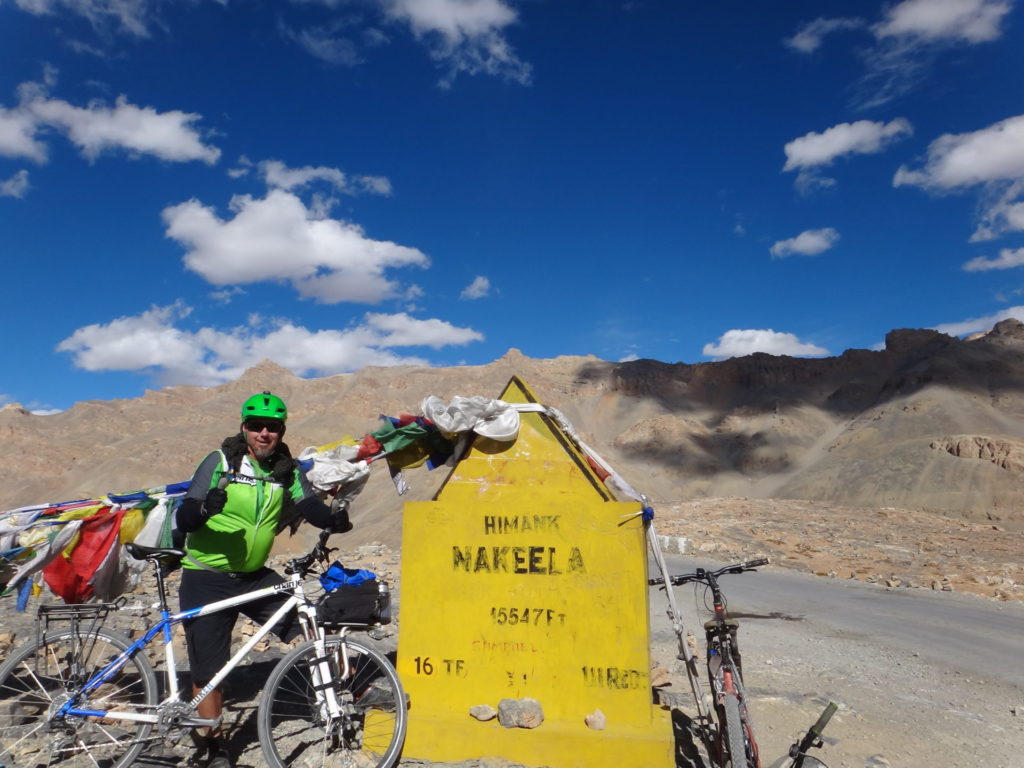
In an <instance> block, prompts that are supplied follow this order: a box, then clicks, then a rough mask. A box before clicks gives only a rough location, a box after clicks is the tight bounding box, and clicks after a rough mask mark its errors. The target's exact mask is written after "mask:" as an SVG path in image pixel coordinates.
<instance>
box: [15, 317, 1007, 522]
mask: <svg viewBox="0 0 1024 768" xmlns="http://www.w3.org/2000/svg"><path fill="white" fill-rule="evenodd" d="M512 375H517V376H519V377H520V378H521V379H523V380H524V381H525V382H526V383H527V384H528V385H529V386H530V387H531V389H533V391H534V392H536V393H537V395H538V397H539V398H540V399H541V401H542V402H544V403H545V404H546V405H550V406H553V407H555V408H558V409H559V410H561V411H562V412H563V413H564V414H565V415H566V417H567V418H568V419H569V420H570V422H572V423H573V424H574V426H575V427H576V429H577V430H578V431H579V432H580V434H581V436H582V437H583V438H584V439H585V440H586V441H587V443H588V444H590V445H591V446H593V447H594V449H595V450H597V451H598V452H599V453H600V454H601V455H602V456H604V457H605V458H606V459H607V460H608V461H610V462H611V463H612V464H613V465H614V466H615V467H616V468H617V469H618V470H619V471H620V473H621V474H622V475H623V476H625V477H626V478H627V479H628V480H629V481H630V482H631V483H632V484H633V485H634V486H635V487H637V488H639V489H641V490H643V491H644V492H645V493H647V494H648V495H649V496H650V497H651V498H652V499H654V500H655V501H663V502H667V501H673V502H676V501H684V500H690V499H700V498H708V497H718V496H736V497H747V498H752V499H756V498H765V499H768V498H776V499H787V498H788V499H803V500H811V501H813V500H820V501H828V502H831V503H840V504H851V505H868V506H895V507H903V508H907V509H922V510H927V511H936V512H941V513H943V514H947V515H949V516H951V517H959V518H964V519H968V520H973V521H976V522H979V521H992V522H998V523H999V524H1000V525H1003V526H1006V527H1008V528H1013V529H1024V513H1022V512H1020V511H1018V510H1022V509H1024V490H1022V488H1024V483H1021V480H1022V479H1024V476H1022V472H1024V324H1022V323H1020V322H1018V321H1016V320H1006V321H1003V322H1001V323H999V324H997V325H996V326H995V327H994V328H993V329H992V330H991V331H990V332H989V333H988V334H985V335H983V336H980V337H976V338H972V339H967V340H961V339H958V338H955V337H952V336H947V335H945V334H941V333H939V332H937V331H931V330H919V329H898V330H894V331H891V332H890V333H889V334H887V336H886V346H885V349H882V350H858V349H851V350H846V351H845V352H843V353H842V354H841V355H837V356H834V357H828V358H793V357H785V356H773V355H767V354H763V353H758V354H753V355H748V356H745V357H740V358H731V359H728V360H724V361H718V362H701V363H664V362H660V361H656V360H635V361H630V362H620V363H613V362H606V361H602V360H600V359H598V358H596V357H593V356H562V357H557V358H550V359H533V358H529V357H526V356H525V355H523V354H522V352H520V351H519V350H518V349H515V348H511V349H509V351H508V352H506V353H505V354H504V355H503V356H502V357H500V358H498V359H496V360H494V361H493V362H491V363H488V364H486V365H478V366H455V367H449V368H426V367H416V366H402V367H397V368H385V367H368V368H363V369H360V370H358V371H355V372H352V373H344V374H337V375H334V376H328V377H322V378H311V379H303V378H300V377H298V376H296V375H295V374H293V373H291V372H290V371H288V370H287V369H285V368H283V367H281V366H280V365H278V364H276V363H273V362H272V361H267V360H264V361H261V362H260V363H258V364H257V365H255V366H253V367H251V368H249V369H248V370H246V371H245V372H244V373H243V374H242V375H241V376H240V377H239V378H238V379H235V380H234V381H231V382H228V383H226V384H223V385H220V386H215V387H197V386H173V387H166V388H163V389H150V390H147V391H146V392H145V393H144V394H143V395H142V396H141V397H138V398H132V399H120V400H111V401H102V400H90V401H84V402H81V403H77V404H76V405H75V406H74V407H72V408H70V409H68V410H67V411H64V412H62V413H58V414H53V415H46V416H37V415H33V414H31V413H29V412H27V411H25V409H24V408H22V407H21V406H20V405H18V404H8V405H5V406H4V407H3V408H2V409H0V435H2V436H3V437H4V439H5V441H6V443H7V445H8V447H9V449H10V450H11V451H12V452H13V454H12V455H16V456H18V457H19V464H18V466H19V473H18V480H17V482H16V483H14V482H12V483H8V484H5V485H4V486H3V487H0V509H9V508H14V507H18V506H22V505H27V504H36V503H44V502H47V501H61V500H65V499H71V498H82V497H92V496H98V495H102V494H105V493H108V492H120V491H128V490H134V489H137V488H149V487H156V486H160V485H163V484H166V483H170V482H175V481H179V480H184V479H187V478H188V477H189V476H190V475H191V472H192V470H193V469H194V467H195V464H196V463H197V462H198V461H199V460H200V459H201V458H202V456H203V455H205V453H206V452H207V451H209V450H211V449H213V448H214V447H216V446H217V445H219V443H220V440H221V439H222V438H223V437H224V436H225V435H226V434H229V433H231V432H233V431H234V429H236V427H237V419H238V407H239V405H240V403H241V401H242V400H243V399H244V398H245V397H246V396H247V395H249V394H251V393H252V392H254V391H261V390H264V389H269V390H272V391H274V392H276V393H278V394H280V395H282V397H284V398H285V400H286V402H287V403H288V406H289V412H290V418H289V423H288V432H287V435H286V440H287V441H288V442H289V444H290V445H291V447H292V450H293V453H296V454H297V453H298V452H299V451H300V450H302V448H304V447H306V446H309V445H321V444H324V443H327V442H331V441H333V440H336V439H338V438H340V437H342V436H344V435H346V434H348V435H353V436H361V435H363V434H365V433H368V432H371V431H373V430H374V429H375V428H376V426H377V419H378V416H379V415H380V414H388V415H397V414H398V413H418V412H419V408H420V402H421V401H422V399H423V398H424V397H426V396H428V395H437V396H438V397H441V398H442V399H450V398H451V397H453V396H455V395H466V396H468V395H484V396H487V397H497V396H498V395H499V394H500V392H501V391H502V389H503V387H504V385H505V383H506V382H507V381H508V380H509V378H511V376H512ZM444 474H445V470H443V469H441V470H437V471H435V472H431V473H428V472H426V471H425V470H423V471H420V470H414V471H413V472H411V473H409V475H410V479H411V481H412V485H413V488H414V491H413V494H411V496H409V497H405V498H403V499H399V498H398V497H397V496H396V495H395V492H394V489H393V487H391V483H390V479H389V478H387V473H386V472H377V473H374V478H373V480H372V481H371V484H370V486H369V487H368V489H367V491H366V492H365V493H364V498H361V499H360V501H359V502H357V506H359V507H360V510H361V512H359V511H357V512H356V520H357V521H358V520H359V518H360V517H364V518H365V520H364V522H365V523H366V525H365V526H364V529H365V531H366V535H367V536H368V537H372V536H375V535H376V536H377V537H378V538H381V539H382V540H386V541H395V540H396V536H397V534H396V533H395V529H396V520H397V515H398V513H399V512H400V509H401V504H402V502H403V501H405V500H409V499H410V498H413V499H421V498H429V497H430V496H431V495H432V494H433V492H434V491H435V490H436V488H437V487H438V486H439V485H440V483H441V481H442V480H443V475H444Z"/></svg>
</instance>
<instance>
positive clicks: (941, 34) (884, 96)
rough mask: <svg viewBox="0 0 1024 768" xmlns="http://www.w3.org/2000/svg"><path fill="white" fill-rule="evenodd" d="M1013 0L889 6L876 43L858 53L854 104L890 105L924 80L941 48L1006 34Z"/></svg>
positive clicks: (915, 1)
mask: <svg viewBox="0 0 1024 768" xmlns="http://www.w3.org/2000/svg"><path fill="white" fill-rule="evenodd" d="M1011 5H1012V3H1011V2H1010V1H1009V0H904V1H903V2H899V3H895V4H892V5H889V6H888V7H887V8H886V10H885V13H884V15H883V17H882V19H881V20H880V21H879V22H878V23H876V24H874V25H872V26H871V29H870V31H871V32H872V34H873V36H874V41H875V42H874V45H871V46H869V47H867V48H865V49H863V50H862V51H861V52H860V53H861V56H862V57H863V59H864V63H865V67H866V69H865V73H864V76H863V77H862V78H861V79H860V81H859V82H858V83H857V85H856V88H855V91H856V96H855V98H854V103H855V105H856V106H858V107H860V108H865V109H867V108H873V107H878V106H881V105H884V104H887V103H888V102H890V101H893V100H894V99H897V98H899V97H901V96H903V95H904V94H906V93H908V92H910V91H911V90H913V89H914V88H916V87H918V86H919V85H921V84H922V83H924V82H925V81H926V80H927V79H928V76H929V74H930V72H931V70H932V65H933V63H934V61H935V59H936V58H937V57H938V55H939V54H941V53H942V52H944V51H946V50H948V49H950V48H953V47H963V46H966V45H977V44H982V43H986V42H989V41H991V40H994V39H996V38H997V37H999V36H1000V35H1001V34H1002V29H1001V23H1002V20H1003V17H1004V16H1006V14H1007V13H1008V12H1009V11H1010V9H1011Z"/></svg>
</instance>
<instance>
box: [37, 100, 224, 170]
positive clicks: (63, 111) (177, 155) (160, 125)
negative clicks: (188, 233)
mask: <svg viewBox="0 0 1024 768" xmlns="http://www.w3.org/2000/svg"><path fill="white" fill-rule="evenodd" d="M25 106H26V108H27V109H28V110H29V111H30V112H31V113H32V114H33V115H34V116H35V117H36V118H37V119H38V120H39V122H40V123H43V124H46V125H49V126H52V127H54V128H57V129H59V130H62V131H64V132H65V133H66V134H67V137H68V139H70V140H71V141H72V142H73V143H74V144H76V145H77V146H78V147H79V149H81V151H82V154H83V155H85V156H86V157H88V158H90V159H95V158H96V157H98V156H99V155H100V154H101V153H103V152H104V151H106V150H110V149H125V150H128V151H129V152H134V153H140V154H149V155H154V156H156V157H159V158H161V159H162V160H169V161H173V162H185V161H189V160H202V161H203V162H205V163H209V164H211V165H212V164H213V163H215V162H217V159H218V158H219V157H220V150H219V149H217V148H216V147H212V146H208V145H206V144H204V143H203V142H202V139H201V138H200V136H199V134H198V133H197V132H196V130H195V129H194V128H193V126H192V124H193V123H194V122H196V121H197V120H199V119H200V117H201V116H200V115H197V114H191V113H187V112H181V111H179V110H171V111H169V112H157V111H156V110H155V109H153V108H152V107H139V106H136V105H134V104H130V103H129V102H128V99H127V98H126V97H125V96H118V97H117V101H116V102H115V105H114V107H113V109H111V108H109V107H106V106H103V105H102V104H99V103H95V102H94V103H91V104H90V105H89V106H88V107H76V106H73V105H71V104H69V103H68V102H66V101H62V100H60V99H38V100H35V101H31V102H29V103H28V104H27V105H25Z"/></svg>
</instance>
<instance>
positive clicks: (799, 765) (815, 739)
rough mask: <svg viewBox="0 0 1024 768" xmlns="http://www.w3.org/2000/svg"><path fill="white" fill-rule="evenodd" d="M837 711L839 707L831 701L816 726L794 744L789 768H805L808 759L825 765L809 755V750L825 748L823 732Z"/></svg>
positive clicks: (815, 763) (790, 751)
mask: <svg viewBox="0 0 1024 768" xmlns="http://www.w3.org/2000/svg"><path fill="white" fill-rule="evenodd" d="M837 709H839V707H838V705H837V704H836V703H835V702H833V701H830V702H829V703H828V706H827V707H825V711H824V712H822V713H821V715H820V716H819V717H818V719H817V721H816V722H815V723H814V725H812V726H811V727H810V728H808V729H807V733H805V734H804V735H803V738H801V739H799V740H798V741H794V742H793V744H792V746H790V748H789V756H790V758H791V759H792V761H791V762H790V764H789V765H788V766H787V768H804V760H805V759H807V758H810V759H811V760H813V761H814V763H813V764H814V765H825V763H824V762H822V761H821V760H819V759H818V758H817V757H814V756H812V755H808V754H807V750H809V749H820V748H821V747H822V746H824V744H825V742H824V741H823V740H822V738H821V732H822V731H824V730H825V726H826V725H828V721H829V720H831V719H832V715H834V714H835V713H836V710H837Z"/></svg>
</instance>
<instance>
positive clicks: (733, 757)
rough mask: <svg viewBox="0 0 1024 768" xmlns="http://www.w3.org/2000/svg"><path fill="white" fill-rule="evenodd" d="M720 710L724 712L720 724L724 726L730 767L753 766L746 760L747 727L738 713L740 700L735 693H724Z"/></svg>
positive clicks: (742, 767)
mask: <svg viewBox="0 0 1024 768" xmlns="http://www.w3.org/2000/svg"><path fill="white" fill-rule="evenodd" d="M722 710H723V711H724V713H725V718H724V722H723V723H722V726H723V727H724V728H725V742H726V745H727V746H728V748H729V762H728V763H727V765H729V766H731V768H753V763H751V762H750V761H749V760H747V729H746V724H745V723H744V722H743V717H742V715H740V700H739V699H738V698H737V697H736V694H735V693H726V694H725V697H724V698H723V699H722Z"/></svg>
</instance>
